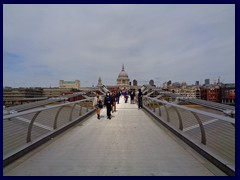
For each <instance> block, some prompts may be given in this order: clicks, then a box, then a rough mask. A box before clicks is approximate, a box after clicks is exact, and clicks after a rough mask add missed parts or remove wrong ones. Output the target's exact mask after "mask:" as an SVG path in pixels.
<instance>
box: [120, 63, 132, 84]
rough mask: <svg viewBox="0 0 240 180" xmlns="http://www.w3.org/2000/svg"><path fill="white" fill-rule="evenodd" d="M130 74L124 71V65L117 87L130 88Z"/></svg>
mask: <svg viewBox="0 0 240 180" xmlns="http://www.w3.org/2000/svg"><path fill="white" fill-rule="evenodd" d="M129 81H130V79H129V78H128V74H127V73H126V72H125V70H124V65H123V66H122V71H121V72H120V73H119V75H118V78H117V86H118V87H120V88H128V87H129Z"/></svg>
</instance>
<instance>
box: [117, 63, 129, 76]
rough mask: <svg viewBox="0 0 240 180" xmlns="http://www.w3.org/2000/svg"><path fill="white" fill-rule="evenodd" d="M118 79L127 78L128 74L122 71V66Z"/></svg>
mask: <svg viewBox="0 0 240 180" xmlns="http://www.w3.org/2000/svg"><path fill="white" fill-rule="evenodd" d="M118 78H128V74H127V73H126V72H125V71H124V65H123V66H122V71H121V72H120V73H119V75H118Z"/></svg>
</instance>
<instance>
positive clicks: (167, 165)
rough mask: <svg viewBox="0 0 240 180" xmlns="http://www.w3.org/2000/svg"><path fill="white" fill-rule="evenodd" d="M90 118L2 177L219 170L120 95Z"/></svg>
mask: <svg viewBox="0 0 240 180" xmlns="http://www.w3.org/2000/svg"><path fill="white" fill-rule="evenodd" d="M96 117H97V116H96V115H93V116H91V117H90V118H88V119H87V120H85V121H84V122H82V123H80V124H79V125H78V126H75V127H73V128H71V129H70V130H68V131H67V132H65V133H64V134H63V135H60V136H59V137H57V138H55V139H53V140H51V141H49V142H48V143H46V144H45V145H43V146H41V147H40V148H38V149H36V150H34V151H33V152H30V153H29V154H28V155H26V156H24V157H22V158H20V159H19V160H17V161H16V162H14V163H13V164H11V165H9V166H7V167H6V168H4V176H214V175H218V176H219V175H220V176H222V175H223V176H224V175H225V174H224V173H223V172H221V171H220V170H218V169H217V168H216V167H215V166H214V165H212V164H211V163H210V162H208V161H207V160H205V159H204V158H202V157H201V156H200V155H198V154H197V153H196V152H195V151H194V150H192V149H191V148H190V147H188V146H187V145H185V144H184V143H183V142H181V140H179V139H178V138H177V137H175V136H174V135H172V134H171V133H170V132H168V131H167V130H166V129H164V127H162V126H161V125H159V124H158V123H157V122H156V121H155V120H153V119H152V118H150V117H149V116H148V115H147V114H146V113H145V112H144V110H142V109H140V110H138V108H137V105H136V104H129V103H127V104H125V103H124V102H123V98H121V101H120V104H118V105H117V112H114V113H113V117H112V119H111V120H108V119H107V118H106V110H105V109H104V110H102V112H101V119H100V120H98V119H97V118H96Z"/></svg>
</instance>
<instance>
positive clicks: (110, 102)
mask: <svg viewBox="0 0 240 180" xmlns="http://www.w3.org/2000/svg"><path fill="white" fill-rule="evenodd" d="M104 105H105V106H106V107H107V118H108V119H111V111H112V105H113V100H112V98H111V96H110V92H107V94H106V97H105V99H104Z"/></svg>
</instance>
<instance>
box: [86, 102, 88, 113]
mask: <svg viewBox="0 0 240 180" xmlns="http://www.w3.org/2000/svg"><path fill="white" fill-rule="evenodd" d="M86 107H87V109H86V112H88V101H86Z"/></svg>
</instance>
